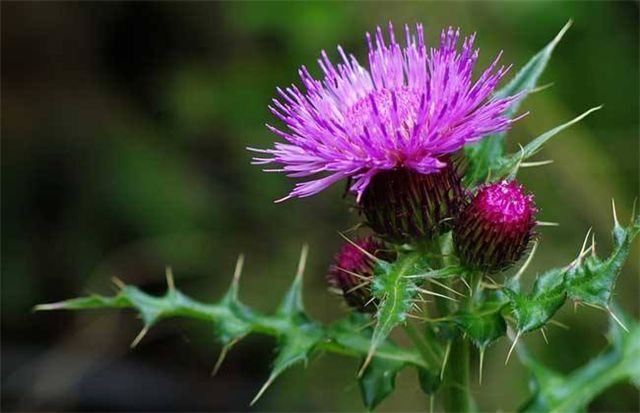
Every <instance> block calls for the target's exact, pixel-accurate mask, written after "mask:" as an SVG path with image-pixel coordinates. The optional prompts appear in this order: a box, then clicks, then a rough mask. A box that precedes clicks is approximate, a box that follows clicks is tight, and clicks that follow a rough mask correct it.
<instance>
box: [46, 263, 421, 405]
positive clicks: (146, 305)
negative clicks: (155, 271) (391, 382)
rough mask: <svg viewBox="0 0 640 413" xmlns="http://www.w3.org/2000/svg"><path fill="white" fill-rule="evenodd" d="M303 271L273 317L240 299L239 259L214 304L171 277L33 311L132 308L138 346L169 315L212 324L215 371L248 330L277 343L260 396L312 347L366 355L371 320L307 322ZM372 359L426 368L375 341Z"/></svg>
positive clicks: (414, 356) (408, 353)
mask: <svg viewBox="0 0 640 413" xmlns="http://www.w3.org/2000/svg"><path fill="white" fill-rule="evenodd" d="M303 257H305V254H303ZM303 268H304V259H301V261H300V265H299V267H298V273H297V275H296V278H295V280H294V281H293V283H292V285H291V287H290V288H289V290H288V291H287V293H286V294H285V297H284V298H283V300H282V302H281V304H280V306H279V307H278V310H277V311H276V314H275V315H272V316H270V315H263V314H260V313H258V312H255V311H253V310H251V309H250V308H249V307H247V306H246V305H244V304H242V303H241V302H240V301H239V299H238V278H239V275H240V269H241V259H239V263H238V265H237V266H236V274H235V275H234V281H233V282H232V284H231V287H230V288H229V290H228V291H227V293H226V294H225V295H224V296H223V298H222V299H221V300H220V301H219V302H217V303H215V304H205V303H201V302H198V301H196V300H194V299H192V298H190V297H188V296H186V295H185V294H183V293H182V292H180V291H179V290H177V289H176V288H175V285H174V283H173V277H172V276H171V277H168V278H167V281H168V285H169V288H168V290H167V292H166V293H165V294H164V295H162V296H153V295H149V294H147V293H145V292H144V291H142V290H140V289H138V288H137V287H134V286H127V285H125V284H124V283H123V282H121V281H119V280H118V282H117V285H118V287H119V288H120V291H119V292H118V293H117V294H116V295H115V296H112V297H105V296H101V295H92V296H89V297H83V298H75V299H70V300H66V301H62V302H59V303H53V304H42V305H39V306H36V308H35V309H36V310H63V309H66V310H83V309H103V308H117V309H121V308H133V309H135V310H136V311H138V312H139V313H140V314H141V317H142V319H143V322H144V328H143V331H142V332H141V334H139V335H138V337H137V338H136V342H137V341H139V339H140V338H141V337H143V336H144V333H146V332H147V331H148V330H149V328H150V327H151V326H152V325H154V324H155V323H156V322H158V321H160V320H161V319H164V318H168V317H185V318H194V319H199V320H203V321H206V322H210V323H214V326H215V332H216V336H217V337H218V338H219V339H220V340H221V342H222V343H223V345H224V347H223V350H222V353H221V357H220V358H219V359H218V362H217V363H216V367H215V368H214V371H215V370H217V368H218V367H219V366H220V364H221V362H222V359H223V358H224V356H225V355H226V353H227V352H228V350H229V349H230V348H231V346H233V344H235V343H236V342H237V341H238V340H239V339H240V338H242V337H244V336H245V335H247V334H249V333H251V332H255V333H261V334H269V335H273V336H275V337H276V338H277V339H278V346H279V353H278V356H277V357H276V360H275V362H274V365H273V370H272V373H271V375H270V376H269V379H268V380H267V382H266V383H265V385H264V386H263V388H262V389H261V390H260V392H259V394H258V396H260V395H262V394H263V393H264V391H265V390H266V389H267V387H269V385H270V384H271V383H272V382H273V381H274V380H275V379H276V378H277V377H278V375H280V374H281V373H282V372H283V371H284V370H285V369H286V368H288V367H290V366H292V365H294V364H296V363H298V362H300V361H305V360H306V359H307V358H308V356H309V353H311V352H312V351H313V350H314V349H315V348H320V349H322V350H326V351H331V352H335V353H338V354H343V355H347V356H351V357H356V358H358V359H362V358H363V357H365V356H366V355H367V354H368V352H369V349H370V343H371V335H372V329H371V328H367V325H368V324H369V323H370V319H368V318H366V317H364V316H362V315H356V314H352V316H351V317H350V318H347V319H345V320H341V321H338V322H336V323H333V324H332V325H330V326H329V327H328V328H326V329H324V328H323V327H322V326H321V325H319V324H317V323H315V322H314V321H312V320H311V319H309V317H308V316H307V315H306V313H305V311H304V305H303V301H302V269H303ZM375 358H376V359H377V360H382V361H388V362H389V363H392V364H397V365H403V366H407V365H411V366H414V367H415V368H416V369H418V371H423V370H425V369H427V368H428V365H427V364H426V362H425V361H424V359H423V358H422V357H421V356H420V354H419V353H417V352H416V351H414V350H410V349H405V348H403V347H400V346H398V345H396V344H394V343H393V342H391V341H390V340H383V341H382V342H381V343H379V345H378V347H377V350H376V355H375ZM255 400H257V397H256V399H255ZM255 400H254V401H255Z"/></svg>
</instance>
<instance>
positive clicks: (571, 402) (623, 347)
mask: <svg viewBox="0 0 640 413" xmlns="http://www.w3.org/2000/svg"><path fill="white" fill-rule="evenodd" d="M616 312H618V313H619V314H621V316H622V318H623V319H624V323H625V324H626V325H628V326H630V331H629V333H627V332H625V331H623V330H622V328H621V327H620V326H618V324H617V323H615V322H614V321H613V320H611V323H610V326H611V327H610V332H609V339H610V345H609V346H608V347H607V349H606V350H605V351H604V352H603V353H602V354H601V355H600V356H598V357H596V358H594V359H591V360H590V361H589V362H588V363H587V364H585V365H584V366H582V367H580V368H578V369H577V370H575V371H573V372H571V373H570V374H568V375H566V376H565V375H562V374H560V373H558V372H556V371H554V370H552V369H550V368H549V367H547V366H545V365H543V364H542V363H540V362H539V361H537V360H535V359H534V358H533V357H532V356H531V354H530V353H529V352H528V351H527V350H526V349H525V348H524V347H523V346H522V345H519V346H518V357H519V358H520V360H521V361H522V363H523V364H524V365H525V366H526V367H528V368H529V370H530V371H531V373H532V375H533V389H534V396H533V397H532V398H531V399H530V400H529V402H527V403H526V404H525V405H524V406H523V407H522V409H521V410H522V411H525V412H545V413H546V412H549V413H571V412H580V411H584V410H585V409H586V408H587V406H588V404H589V402H590V401H591V400H593V399H594V398H595V397H596V396H597V395H599V394H600V393H602V392H603V391H604V390H605V389H606V388H608V387H609V386H611V385H613V384H615V383H618V382H621V381H624V380H630V381H637V380H638V378H640V325H638V322H637V321H634V320H633V319H631V318H629V317H628V316H626V315H625V314H623V313H622V311H621V310H619V309H616Z"/></svg>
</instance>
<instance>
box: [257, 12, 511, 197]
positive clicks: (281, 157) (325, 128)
mask: <svg viewBox="0 0 640 413" xmlns="http://www.w3.org/2000/svg"><path fill="white" fill-rule="evenodd" d="M474 39H475V35H472V36H470V37H466V38H464V40H463V41H462V47H461V50H458V44H459V40H460V31H459V30H454V29H453V28H449V29H448V30H446V31H443V32H442V36H441V43H440V47H439V48H431V49H427V47H426V46H425V44H424V32H423V28H422V25H421V24H418V25H416V29H415V33H412V32H411V30H410V29H409V27H408V26H405V46H404V47H401V45H400V43H398V42H397V41H396V39H395V35H394V31H393V27H392V26H391V24H389V42H388V43H387V42H386V41H385V38H384V36H383V33H382V30H381V29H380V28H378V29H377V32H376V33H375V36H374V38H372V36H371V35H369V34H367V41H368V46H369V70H367V69H365V68H363V67H362V66H361V65H360V64H359V63H358V61H357V60H356V58H355V57H354V56H353V55H347V54H345V52H344V51H343V49H342V48H341V47H338V51H339V53H340V56H341V57H342V63H339V64H337V65H334V64H333V63H331V61H330V60H329V58H328V56H327V54H326V53H325V52H324V51H323V52H322V55H321V58H320V59H319V60H318V64H319V66H320V68H321V69H322V72H323V74H324V79H322V80H317V79H314V78H313V77H312V76H311V75H310V74H309V71H308V70H307V68H306V67H304V66H303V67H302V68H301V69H300V71H299V73H300V77H301V79H302V83H303V84H304V86H305V88H306V92H302V91H301V90H300V89H299V88H298V87H296V86H295V85H292V86H291V87H289V88H287V89H286V90H282V89H278V92H279V94H280V96H281V98H282V99H281V100H277V99H274V100H273V105H272V106H271V107H270V109H271V111H272V112H273V113H274V115H276V116H277V117H278V118H279V119H281V120H282V121H283V122H284V123H285V125H286V129H278V128H276V127H274V126H271V125H267V126H268V128H269V129H270V130H271V131H272V132H273V133H275V134H276V135H278V136H280V137H282V138H284V139H285V140H286V143H282V142H277V143H275V145H274V148H273V149H253V148H250V149H251V150H253V151H255V152H259V153H262V154H264V157H255V158H254V164H271V163H275V164H279V165H282V168H279V169H267V170H266V171H270V172H273V171H277V172H285V173H286V174H287V175H288V176H290V177H294V178H304V177H313V179H311V180H308V181H306V182H301V183H298V184H296V187H295V189H294V190H293V191H292V192H291V193H290V194H289V195H288V196H286V197H285V198H283V199H282V200H284V199H288V198H294V197H306V196H310V195H313V194H316V193H318V192H320V191H322V190H323V189H325V188H327V187H328V186H330V185H331V184H333V183H335V182H337V181H339V180H341V179H343V178H346V177H351V178H352V186H351V187H350V189H351V191H352V192H354V193H355V194H356V195H357V197H358V199H360V197H361V195H362V193H363V192H364V190H365V188H366V187H367V185H368V184H369V182H370V181H371V178H372V177H373V176H375V175H376V174H377V173H378V172H380V171H384V170H391V169H394V168H407V169H411V170H413V171H416V172H418V173H421V174H430V173H433V172H437V171H438V170H439V169H440V168H442V167H444V165H445V164H444V163H443V162H442V161H441V160H440V159H439V158H440V157H441V156H443V155H446V154H449V153H452V152H455V151H457V150H459V149H460V148H462V146H464V145H465V144H467V143H469V142H474V141H477V140H479V139H481V138H482V137H484V136H486V135H488V134H492V133H496V132H499V131H503V130H505V129H507V128H508V127H509V125H510V124H511V123H512V122H514V121H515V120H516V119H508V118H507V117H506V116H504V112H505V111H506V109H507V108H508V107H509V106H510V105H511V104H512V103H513V102H514V101H515V100H516V99H517V98H518V97H519V95H516V96H510V97H505V98H500V99H498V98H495V97H491V94H492V92H493V90H494V89H495V87H496V85H497V84H498V82H499V81H500V80H501V79H502V78H503V77H504V75H505V74H506V73H507V71H508V70H509V67H506V68H505V67H504V66H501V67H499V68H497V65H498V60H499V58H500V54H498V56H497V57H496V59H495V60H494V61H493V63H491V65H490V66H489V67H488V68H487V69H486V70H485V71H484V72H483V73H482V74H481V75H480V77H479V78H478V79H477V80H476V81H475V82H474V81H472V71H473V68H474V65H475V63H476V60H477V57H478V50H474V49H473V43H474ZM496 68H497V69H496Z"/></svg>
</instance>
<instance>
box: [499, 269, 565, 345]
mask: <svg viewBox="0 0 640 413" xmlns="http://www.w3.org/2000/svg"><path fill="white" fill-rule="evenodd" d="M564 273H565V270H564V269H563V268H555V269H552V270H549V271H547V272H546V273H544V274H543V275H541V276H540V277H538V278H537V279H536V281H535V283H534V284H533V290H532V292H531V293H529V294H523V293H522V292H520V287H519V284H517V281H516V282H515V283H514V281H513V280H512V281H511V282H510V283H509V284H508V285H509V286H507V287H505V288H504V289H503V292H504V294H505V295H506V296H507V297H508V298H509V306H508V308H509V309H510V310H511V314H512V315H513V317H514V318H515V321H516V328H517V329H518V333H519V334H520V333H526V332H528V331H531V330H534V329H536V328H539V327H542V326H543V325H544V324H545V323H546V322H547V321H549V319H551V317H553V315H554V314H555V313H556V311H558V309H559V308H560V307H561V306H562V304H563V303H564V301H565V298H566V291H565V288H564Z"/></svg>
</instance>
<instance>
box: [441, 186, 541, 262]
mask: <svg viewBox="0 0 640 413" xmlns="http://www.w3.org/2000/svg"><path fill="white" fill-rule="evenodd" d="M537 212H538V210H537V208H536V206H535V203H534V201H533V195H532V194H525V193H524V191H523V188H522V186H521V185H518V184H517V183H516V182H515V181H507V180H505V181H502V182H499V183H495V184H491V185H486V186H484V187H482V188H481V189H480V190H479V191H478V193H477V194H476V196H475V197H474V198H473V200H472V201H471V202H470V203H469V205H468V206H466V207H465V208H464V209H463V211H462V212H461V213H460V215H459V216H458V218H457V219H456V223H455V228H454V230H453V241H454V244H455V248H456V251H457V254H458V256H459V258H460V260H461V262H462V264H463V265H465V266H466V267H468V268H470V269H476V270H481V271H486V272H489V273H494V272H499V271H502V270H504V269H506V268H508V267H509V266H510V265H512V264H514V263H515V262H516V261H518V260H519V259H520V258H521V257H522V255H523V253H524V252H525V250H526V249H527V246H528V245H529V241H530V240H531V238H532V237H533V235H534V231H533V229H534V227H535V224H536V219H535V215H536V213H537Z"/></svg>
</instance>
